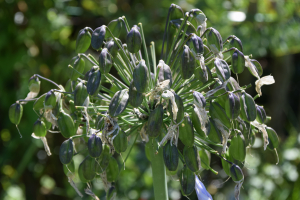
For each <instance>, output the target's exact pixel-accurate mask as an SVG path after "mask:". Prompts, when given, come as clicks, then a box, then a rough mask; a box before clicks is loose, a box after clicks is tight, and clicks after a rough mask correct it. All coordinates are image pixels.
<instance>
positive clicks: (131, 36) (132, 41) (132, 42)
mask: <svg viewBox="0 0 300 200" xmlns="http://www.w3.org/2000/svg"><path fill="white" fill-rule="evenodd" d="M126 43H127V48H128V51H129V52H130V53H137V52H138V51H139V50H140V49H141V46H142V37H141V34H140V32H139V30H138V27H137V26H133V27H132V28H131V30H130V32H129V33H128V34H127V37H126Z"/></svg>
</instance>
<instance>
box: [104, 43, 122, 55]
mask: <svg viewBox="0 0 300 200" xmlns="http://www.w3.org/2000/svg"><path fill="white" fill-rule="evenodd" d="M116 39H117V38H116ZM117 40H118V39H117ZM119 43H120V44H121V42H119ZM105 47H106V48H107V50H108V52H109V53H110V54H111V55H112V57H113V58H116V57H117V54H118V51H119V46H118V44H117V43H115V41H114V40H112V39H111V40H109V41H108V42H106V44H105Z"/></svg>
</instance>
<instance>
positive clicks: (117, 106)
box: [108, 89, 129, 117]
mask: <svg viewBox="0 0 300 200" xmlns="http://www.w3.org/2000/svg"><path fill="white" fill-rule="evenodd" d="M128 100H129V95H128V91H127V90H126V89H124V90H120V91H118V92H116V93H115V95H114V96H113V98H112V99H111V101H110V104H109V108H108V113H109V115H110V116H111V117H117V116H118V115H120V114H121V113H122V112H123V111H124V110H125V109H126V107H127V104H128Z"/></svg>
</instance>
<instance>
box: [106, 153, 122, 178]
mask: <svg viewBox="0 0 300 200" xmlns="http://www.w3.org/2000/svg"><path fill="white" fill-rule="evenodd" d="M106 175H107V181H108V182H114V181H116V180H117V179H118V176H119V165H118V162H117V160H116V159H115V158H114V157H112V156H111V157H110V159H109V163H108V166H107V168H106Z"/></svg>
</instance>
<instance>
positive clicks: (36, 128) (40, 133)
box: [33, 119, 47, 137]
mask: <svg viewBox="0 0 300 200" xmlns="http://www.w3.org/2000/svg"><path fill="white" fill-rule="evenodd" d="M33 133H34V134H35V136H37V137H45V136H46V134H47V128H46V125H45V123H44V122H43V121H41V120H39V119H38V120H37V121H36V122H34V124H33Z"/></svg>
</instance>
